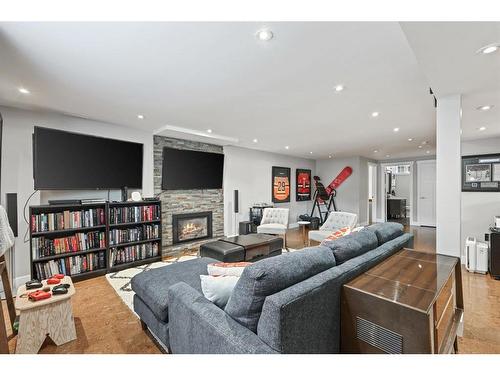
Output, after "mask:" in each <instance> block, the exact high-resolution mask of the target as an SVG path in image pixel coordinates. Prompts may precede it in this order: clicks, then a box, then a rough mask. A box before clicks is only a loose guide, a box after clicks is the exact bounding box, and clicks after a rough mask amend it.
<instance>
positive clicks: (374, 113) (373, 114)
mask: <svg viewBox="0 0 500 375" xmlns="http://www.w3.org/2000/svg"><path fill="white" fill-rule="evenodd" d="M378 115H380V113H378V112H372V117H378Z"/></svg>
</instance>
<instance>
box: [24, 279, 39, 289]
mask: <svg viewBox="0 0 500 375" xmlns="http://www.w3.org/2000/svg"><path fill="white" fill-rule="evenodd" d="M25 285H26V290H31V289H38V288H41V287H43V284H42V283H41V282H40V280H36V279H33V280H30V281H26V284H25Z"/></svg>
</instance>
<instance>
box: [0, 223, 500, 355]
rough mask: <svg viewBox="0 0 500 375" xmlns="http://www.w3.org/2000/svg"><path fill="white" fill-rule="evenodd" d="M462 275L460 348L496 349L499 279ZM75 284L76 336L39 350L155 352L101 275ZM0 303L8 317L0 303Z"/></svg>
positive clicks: (421, 236)
mask: <svg viewBox="0 0 500 375" xmlns="http://www.w3.org/2000/svg"><path fill="white" fill-rule="evenodd" d="M405 230H406V231H408V232H411V233H413V234H414V236H415V240H414V247H415V248H416V249H421V250H424V251H435V249H436V230H435V229H434V228H425V227H405ZM306 236H307V233H306ZM287 237H288V238H287V243H288V247H290V248H293V249H300V248H303V247H304V246H305V245H304V240H303V237H302V231H301V230H299V229H292V230H290V231H289V233H288V235H287ZM462 277H463V288H464V301H465V314H464V332H463V337H461V338H460V339H459V352H460V353H500V281H495V280H493V279H492V278H490V277H489V276H487V275H486V276H485V275H479V274H471V273H469V272H467V271H466V270H465V269H463V272H462ZM75 287H76V291H77V292H76V295H75V297H74V300H73V309H74V310H73V311H74V316H75V323H76V330H77V337H78V339H77V340H75V341H73V342H70V343H68V344H65V345H62V346H60V347H57V346H55V345H54V344H53V343H52V342H50V340H47V341H46V343H45V344H44V346H43V347H42V350H41V351H40V352H41V353H145V354H150V353H151V354H152V353H160V351H159V349H158V348H157V347H156V346H155V344H154V343H153V342H152V340H151V339H150V337H149V336H148V335H147V334H146V333H145V332H144V331H142V329H141V326H140V323H139V320H138V318H137V317H136V316H135V314H134V313H132V312H131V311H130V310H129V309H128V307H127V306H126V305H125V304H124V303H123V302H122V300H121V299H120V298H119V297H118V295H116V293H115V292H114V290H113V288H112V287H111V286H110V285H109V284H108V282H107V280H106V278H105V277H98V278H95V279H91V280H86V281H81V282H79V283H76V284H75ZM2 305H3V306H2V307H3V310H4V314H5V316H6V317H7V309H6V306H5V302H3V303H2ZM7 320H8V318H7ZM10 334H11V332H10V331H9V335H10ZM15 342H16V338H15V337H12V338H11V339H10V341H9V348H10V350H11V352H12V353H13V352H14V349H15Z"/></svg>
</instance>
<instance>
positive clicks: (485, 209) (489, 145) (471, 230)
mask: <svg viewBox="0 0 500 375" xmlns="http://www.w3.org/2000/svg"><path fill="white" fill-rule="evenodd" d="M496 153H500V137H497V138H489V139H482V140H477V141H464V142H462V155H464V156H465V155H481V154H496ZM461 201H462V220H461V226H462V238H461V249H462V254H463V249H464V246H465V237H467V236H474V237H476V238H477V240H479V241H484V234H485V233H488V228H489V227H490V226H491V225H492V223H493V217H494V216H497V215H500V193H494V192H462V200H461Z"/></svg>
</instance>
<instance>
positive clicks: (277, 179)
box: [272, 167, 290, 203]
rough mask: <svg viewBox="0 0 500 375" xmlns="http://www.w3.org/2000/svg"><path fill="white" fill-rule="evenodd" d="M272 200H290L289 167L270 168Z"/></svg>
mask: <svg viewBox="0 0 500 375" xmlns="http://www.w3.org/2000/svg"><path fill="white" fill-rule="evenodd" d="M272 179H273V181H272V201H273V203H287V202H290V168H287V167H273V168H272Z"/></svg>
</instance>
